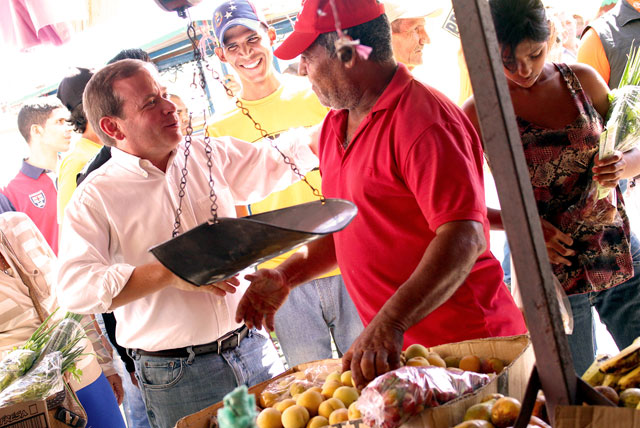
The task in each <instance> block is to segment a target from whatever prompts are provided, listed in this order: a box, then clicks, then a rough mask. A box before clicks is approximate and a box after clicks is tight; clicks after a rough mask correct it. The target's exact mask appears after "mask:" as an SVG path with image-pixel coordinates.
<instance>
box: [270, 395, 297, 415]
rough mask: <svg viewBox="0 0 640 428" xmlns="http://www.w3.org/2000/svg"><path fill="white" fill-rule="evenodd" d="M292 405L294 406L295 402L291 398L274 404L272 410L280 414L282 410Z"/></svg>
mask: <svg viewBox="0 0 640 428" xmlns="http://www.w3.org/2000/svg"><path fill="white" fill-rule="evenodd" d="M294 404H296V400H294V399H293V398H285V399H284V400H282V401H278V402H277V403H276V404H274V405H273V408H274V409H276V410H277V411H279V412H280V413H282V412H284V409H286V408H287V407H291V406H293V405H294Z"/></svg>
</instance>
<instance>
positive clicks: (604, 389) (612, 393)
mask: <svg viewBox="0 0 640 428" xmlns="http://www.w3.org/2000/svg"><path fill="white" fill-rule="evenodd" d="M593 389H595V390H596V391H598V392H599V393H600V394H602V395H604V396H605V397H606V398H607V399H608V400H609V401H611V402H612V403H613V404H615V405H616V406H617V405H618V402H620V397H618V393H617V392H616V390H615V389H613V388H611V387H610V386H604V385H598V386H594V387H593Z"/></svg>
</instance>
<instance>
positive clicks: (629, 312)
mask: <svg viewBox="0 0 640 428" xmlns="http://www.w3.org/2000/svg"><path fill="white" fill-rule="evenodd" d="M631 254H632V256H633V271H634V274H633V277H632V278H630V279H629V280H627V281H626V282H623V283H622V284H620V285H617V286H615V287H612V288H610V289H608V290H604V291H599V292H590V293H585V294H577V295H574V296H569V302H570V303H571V310H572V311H573V334H571V335H569V336H567V337H568V339H569V347H570V348H571V355H572V357H573V365H574V368H575V371H576V373H577V374H579V375H582V374H583V373H584V372H585V370H587V369H588V368H589V366H590V365H591V363H592V362H593V360H594V358H595V349H596V346H595V335H594V330H595V327H594V323H593V315H592V313H591V307H595V308H596V310H597V311H598V315H599V316H600V319H601V320H602V323H603V324H604V325H605V326H606V327H607V330H609V333H611V336H612V337H613V340H614V341H615V342H616V345H617V346H618V348H619V349H623V348H626V347H627V346H629V345H630V344H631V343H632V342H633V340H634V339H635V338H636V337H638V336H640V243H639V242H638V240H637V239H636V237H635V236H632V238H631Z"/></svg>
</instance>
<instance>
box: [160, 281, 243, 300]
mask: <svg viewBox="0 0 640 428" xmlns="http://www.w3.org/2000/svg"><path fill="white" fill-rule="evenodd" d="M238 285H240V280H239V279H238V277H236V276H234V277H232V278H229V279H225V280H224V281H220V282H215V283H213V284H207V285H202V286H200V287H197V286H195V285H193V284H191V283H189V282H187V281H184V280H182V279H180V278H178V277H177V276H176V277H175V280H174V281H173V283H172V284H171V286H172V287H175V288H177V289H179V290H183V291H200V292H205V293H212V294H215V295H216V296H220V297H224V296H226V295H227V293H235V292H236V287H237V286H238Z"/></svg>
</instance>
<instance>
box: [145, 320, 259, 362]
mask: <svg viewBox="0 0 640 428" xmlns="http://www.w3.org/2000/svg"><path fill="white" fill-rule="evenodd" d="M248 333H249V329H248V328H247V326H246V325H243V326H242V327H240V328H238V329H236V330H233V331H230V332H229V333H227V334H225V335H224V336H222V337H220V338H219V339H217V340H215V341H213V342H210V343H205V344H204V345H195V346H186V347H184V348H174V349H164V350H162V351H145V350H144V349H136V350H135V353H136V354H138V355H148V356H150V357H165V358H187V357H189V355H190V352H189V349H191V352H192V353H193V354H194V355H203V354H213V353H216V354H218V355H219V354H220V353H222V352H224V351H229V350H231V349H234V348H236V347H237V346H238V345H240V342H241V341H242V339H244V338H245V337H247V334H248Z"/></svg>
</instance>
